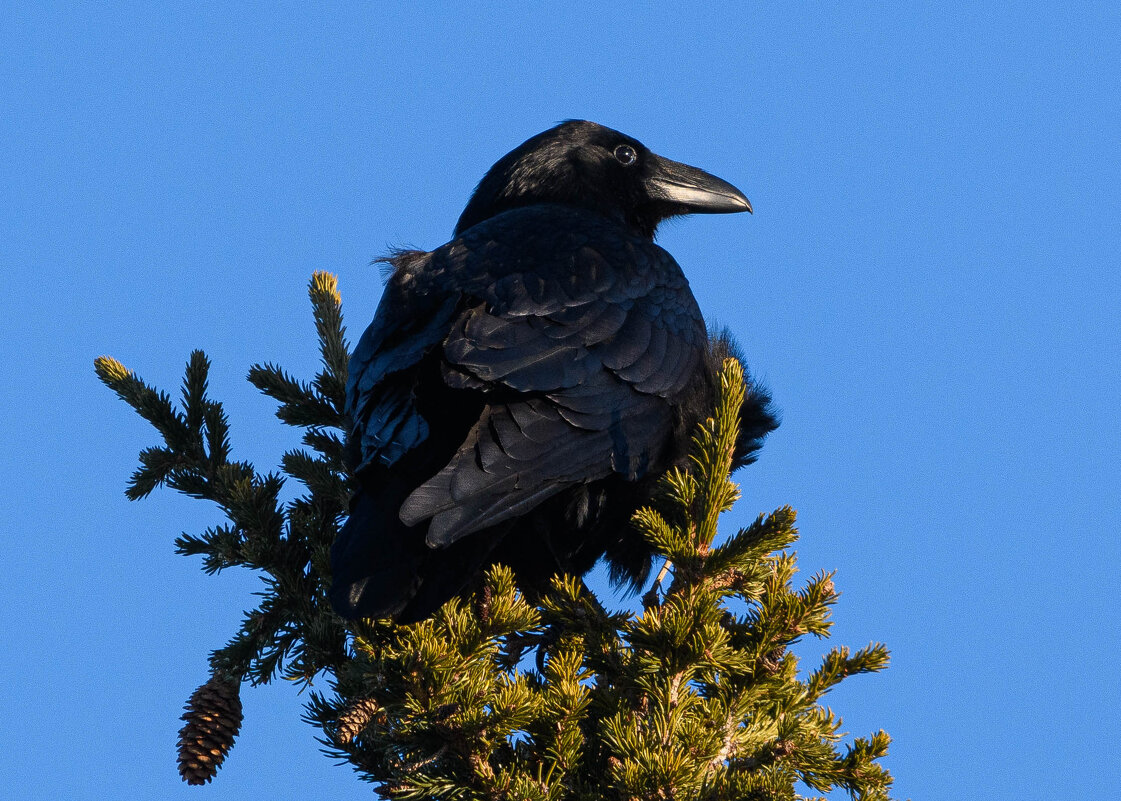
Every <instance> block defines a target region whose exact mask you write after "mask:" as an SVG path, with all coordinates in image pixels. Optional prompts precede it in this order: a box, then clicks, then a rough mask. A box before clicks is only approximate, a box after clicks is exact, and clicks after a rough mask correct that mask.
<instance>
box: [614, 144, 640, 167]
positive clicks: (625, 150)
mask: <svg viewBox="0 0 1121 801" xmlns="http://www.w3.org/2000/svg"><path fill="white" fill-rule="evenodd" d="M615 158H616V159H618V161H619V163H620V164H622V165H624V166H626V167H629V166H631V165H632V164H634V163H635V162H636V161H638V154H637V153H635V152H634V148H633V147H631V146H630V145H619V146H618V147H617V148H615Z"/></svg>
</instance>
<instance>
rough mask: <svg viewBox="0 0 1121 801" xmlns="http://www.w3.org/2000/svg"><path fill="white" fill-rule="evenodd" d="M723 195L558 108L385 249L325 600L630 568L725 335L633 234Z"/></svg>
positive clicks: (388, 603) (411, 596)
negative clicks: (601, 564)
mask: <svg viewBox="0 0 1121 801" xmlns="http://www.w3.org/2000/svg"><path fill="white" fill-rule="evenodd" d="M632 156H633V159H632V158H631V157H632ZM741 210H750V205H749V204H748V203H747V200H746V198H744V197H743V196H742V195H741V194H740V193H739V192H738V190H736V189H735V188H734V187H732V186H731V185H729V184H726V183H724V182H723V181H720V180H719V179H716V178H714V177H712V176H709V175H707V174H706V173H703V172H701V171H699V170H696V169H695V168H691V167H687V166H686V165H682V164H678V163H676V162H671V161H669V160H667V159H663V158H661V157H659V156H656V155H655V154H653V153H650V152H649V151H648V150H646V148H644V147H643V146H642V145H641V144H640V143H638V142H636V141H635V140H633V139H631V138H629V137H626V136H624V135H623V134H620V133H618V132H616V131H612V130H611V129H608V128H603V127H602V126H598V125H595V124H593V123H587V122H568V123H563V124H562V125H560V126H558V127H557V128H554V129H551V130H550V131H546V132H545V133H543V134H540V135H538V136H536V137H534V138H533V139H530V140H529V141H528V142H526V143H525V144H523V145H522V146H521V147H519V148H518V149H516V150H515V151H513V152H512V153H511V154H509V155H507V156H506V157H504V158H503V159H502V160H500V161H499V162H498V163H497V164H496V165H495V166H494V167H493V168H492V169H491V171H490V172H488V174H487V176H486V177H485V178H484V179H483V180H482V181H481V182H480V185H479V187H478V188H477V189H476V191H475V193H474V195H473V197H472V199H471V201H470V202H469V204H468V206H467V208H466V209H465V210H464V213H463V215H462V216H461V218H460V221H459V224H458V225H457V227H456V238H455V239H453V240H452V241H451V242H449V243H448V244H446V245H444V246H443V247H440V248H438V249H436V250H434V251H432V252H431V253H424V252H420V251H406V252H402V253H399V254H397V255H396V256H394V257H393V258H392V259H390V260H389V261H390V264H391V265H392V272H391V274H390V276H389V279H388V281H387V284H386V288H385V292H384V294H383V296H382V299H381V302H380V304H379V306H378V310H377V313H376V315H375V318H374V321H373V322H372V323H371V325H370V327H369V328H368V329H367V330H366V332H365V334H364V335H363V336H362V338H361V340H360V341H359V343H358V345H357V346H356V348H355V351H354V354H353V356H352V358H351V363H350V383H349V386H348V392H347V402H348V408H349V411H350V413H351V416H352V419H353V428H352V431H351V434H350V437H349V440H348V457H349V459H350V461H351V467H352V469H353V471H354V473H355V475H356V476H357V477H358V480H359V483H360V485H361V489H360V490H359V492H358V493H357V494H356V496H355V498H354V500H353V502H352V508H351V515H350V518H349V519H348V521H347V523H346V525H345V526H344V528H343V530H342V532H341V533H340V535H339V538H338V540H337V541H336V543H335V546H334V548H333V549H332V570H333V575H334V583H333V587H332V591H331V599H332V603H333V604H334V605H335V607H336V609H337V610H338V611H339V612H340V614H343V615H344V616H347V617H357V616H375V617H376V616H393V617H396V618H397V619H398V620H400V621H412V620H418V619H422V618H424V617H426V616H427V615H429V614H431V612H432V611H434V610H435V609H436V608H438V607H439V605H440V604H442V603H443V602H444V601H446V600H447V599H448V598H450V597H452V596H453V595H455V594H456V593H458V592H460V591H462V590H463V589H464V587H465V585H466V584H467V583H468V582H469V581H471V579H472V578H473V577H475V576H477V575H478V574H479V573H480V571H481V569H482V568H483V567H485V566H486V565H487V564H490V563H492V562H495V561H500V562H503V563H505V564H508V565H510V566H511V567H513V568H514V569H515V571H516V573H517V574H518V578H519V582H520V584H521V586H522V587H523V589H526V590H529V591H531V592H532V591H534V590H535V589H536V588H538V587H540V586H542V585H543V584H544V582H546V581H547V580H548V578H549V576H551V575H552V574H553V573H555V572H557V571H558V570H564V571H568V572H577V573H582V572H584V571H586V570H588V569H589V568H590V567H591V566H592V565H593V564H594V563H595V561H596V560H597V559H598V558H599V557H600V556H602V555H604V554H606V556H607V558H608V559H609V561H610V563H611V566H612V571H613V575H615V576H616V577H617V578H625V579H629V580H631V581H632V582H636V583H637V582H640V581H641V580H642V579H643V577H644V576H645V575H646V573H647V571H648V570H649V565H650V553H649V549H648V548H647V546H646V545H645V544H644V543H643V542H642V541H641V539H640V538H639V537H638V536H637V535H636V534H635V533H634V532H633V531H631V530H630V529H629V527H628V526H627V520H628V518H629V517H630V514H631V513H632V512H633V511H634V509H635V508H636V506H637V505H639V504H640V503H641V502H643V501H644V500H645V499H646V498H647V497H648V495H649V492H650V489H651V486H652V484H653V482H654V481H655V480H656V478H657V477H658V476H659V475H660V474H661V473H662V472H664V471H665V470H666V469H667V468H668V467H669V466H671V465H672V464H674V463H678V462H680V461H681V460H682V459H683V458H684V456H685V452H686V449H687V444H688V439H689V435H690V433H691V431H692V428H693V426H694V424H695V423H696V422H697V420H698V419H699V418H700V417H701V416H703V415H704V414H706V413H707V412H708V411H709V409H710V408H711V403H712V399H713V395H714V387H713V380H714V374H715V369H716V366H717V364H718V361H719V359H720V358H721V357H722V356H723V355H724V354H725V352H726V350H727V348H728V347H729V346H728V344H727V343H726V341H725V340H723V339H719V340H715V345H713V344H710V341H709V336H708V334H707V332H706V329H705V324H704V320H703V318H702V316H701V313H700V310H699V309H698V307H697V304H696V301H695V300H694V298H693V295H692V292H691V291H690V290H689V285H688V282H687V281H686V279H685V276H684V274H683V273H682V272H681V269H680V267H678V265H677V263H676V262H675V261H674V260H673V258H672V257H671V256H670V255H669V254H668V253H667V252H666V251H664V250H663V249H661V248H660V247H658V246H657V245H655V244H654V242H653V238H652V237H653V233H654V230H655V228H656V226H657V224H658V222H659V221H660V220H662V219H664V218H665V217H668V216H672V215H675V214H683V213H689V212H694V211H702V212H703V211H714V212H727V211H741ZM768 403H769V397H768V396H767V395H766V393H765V392H764V391H762V390H759V389H754V391H753V392H752V393H751V396H750V398H749V402H748V403H747V404H745V408H744V412H743V417H744V424H745V426H744V432H743V435H742V436H741V448H740V454H739V459H740V461H741V462H744V463H746V462H747V461H750V460H751V459H752V458H753V457H752V455H753V454H754V452H755V450H756V449H757V448H758V447H759V445H760V443H761V441H762V438H763V437H764V436H765V435H766V434H767V433H768V432H769V431H770V430H772V429H773V428H774V427H775V425H776V423H775V420H774V418H773V416H772V415H771V413H770V410H769V407H768Z"/></svg>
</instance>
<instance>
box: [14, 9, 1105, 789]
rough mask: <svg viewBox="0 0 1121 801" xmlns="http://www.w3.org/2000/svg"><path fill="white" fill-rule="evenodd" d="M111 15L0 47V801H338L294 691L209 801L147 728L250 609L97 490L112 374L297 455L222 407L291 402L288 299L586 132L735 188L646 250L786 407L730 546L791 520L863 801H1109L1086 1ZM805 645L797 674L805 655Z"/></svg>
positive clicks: (279, 435) (1093, 17)
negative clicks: (719, 209)
mask: <svg viewBox="0 0 1121 801" xmlns="http://www.w3.org/2000/svg"><path fill="white" fill-rule="evenodd" d="M330 9H331V10H313V9H311V8H310V4H303V3H299V4H296V3H291V4H279V3H275V4H239V5H236V7H233V8H231V7H230V5H229V4H218V3H212V4H201V5H197V6H194V7H192V8H184V7H182V6H181V5H180V4H175V5H166V6H164V5H160V4H127V3H117V4H112V7H111V8H110V7H102V6H100V5H98V6H94V5H82V6H78V5H77V4H75V5H73V6H67V5H53V4H50V3H35V4H17V5H16V6H15V7H14V8H13V7H11V6H7V7H6V8H5V12H4V14H3V18H2V19H0V108H2V109H3V113H2V114H0V157H2V158H0V171H2V173H3V181H2V183H0V264H2V265H3V267H4V269H5V270H6V271H7V274H8V276H9V279H8V283H7V286H8V290H7V291H5V292H3V293H0V332H2V338H0V347H2V349H3V362H4V368H5V369H4V376H5V378H4V381H3V414H2V415H0V446H2V448H3V451H4V453H5V454H6V459H5V464H6V465H7V467H6V469H5V471H4V481H3V482H2V488H0V492H2V493H3V497H2V500H0V561H2V564H3V565H4V567H5V573H6V581H5V584H6V592H5V598H6V601H5V607H4V608H5V610H6V613H5V614H4V615H3V619H2V622H0V626H2V628H3V631H2V636H3V642H4V643H5V647H4V651H3V653H4V666H5V668H4V673H5V680H4V681H3V682H2V683H0V709H3V710H4V714H3V716H2V719H0V750H2V751H3V753H4V754H6V757H5V759H4V760H3V764H2V765H0V786H3V787H9V788H16V789H17V791H18V795H19V796H20V797H23V798H57V797H60V796H64V797H70V798H78V799H82V798H115V797H125V796H135V797H141V798H177V797H192V798H203V797H205V798H214V799H218V798H222V799H225V798H245V797H254V798H256V797H266V796H267V797H271V798H278V799H285V798H292V799H300V798H307V797H312V796H313V795H314V796H325V797H326V796H331V797H345V798H350V797H365V796H367V795H368V794H369V788H367V787H366V786H364V785H362V784H360V783H359V782H358V780H357V779H356V778H355V777H354V776H353V774H352V773H351V772H350V771H349V769H347V768H346V767H341V768H340V767H335V766H334V765H333V764H332V763H331V762H330V761H329V760H327V759H326V758H325V757H323V756H322V755H320V754H319V753H317V744H316V742H315V740H314V735H315V730H314V729H313V728H312V727H310V726H308V725H306V724H303V723H301V722H300V721H299V714H300V707H301V704H302V699H301V698H299V697H298V696H297V694H296V692H295V689H294V688H292V687H288V686H273V687H268V688H264V689H258V690H247V691H246V693H245V694H244V699H245V702H246V723H245V726H244V728H243V732H242V735H241V737H240V738H239V741H238V743H237V745H236V747H235V748H234V750H233V752H232V753H231V756H230V758H229V759H228V761H227V764H226V766H225V767H224V768H223V769H222V771H221V773H220V774H219V776H218V778H217V780H216V781H215V782H214V783H213V784H212V785H210V786H208V787H206V788H204V789H196V788H188V787H186V786H185V785H182V784H181V783H180V781H179V778H178V776H177V774H176V771H175V762H174V749H175V735H176V731H177V729H178V726H179V722H178V720H177V718H178V715H179V713H180V710H181V705H182V703H183V702H184V700H185V699H186V698H187V696H188V695H189V694H190V693H191V691H192V690H193V689H194V688H195V686H196V685H198V684H199V683H200V682H201V681H203V680H204V679H205V676H206V655H207V652H208V651H209V650H210V649H212V648H214V647H217V646H219V645H221V644H222V643H224V642H225V640H226V639H227V638H228V637H229V636H230V634H231V633H232V632H233V631H234V630H235V629H236V627H237V624H238V620H239V615H240V612H241V610H242V609H243V608H245V607H246V606H247V605H248V604H250V603H252V596H251V593H252V592H253V591H254V590H255V589H256V579H255V578H253V576H251V575H249V574H245V575H239V574H233V573H229V574H223V575H221V576H219V577H217V578H211V577H207V576H205V575H203V574H202V573H201V571H199V570H198V564H197V561H194V562H192V561H189V560H187V559H184V558H182V557H178V556H175V555H174V553H173V546H172V540H173V538H174V537H175V536H176V535H178V534H179V533H180V532H183V531H187V532H197V531H201V530H202V529H203V528H205V527H206V526H207V525H211V524H213V523H215V522H217V520H218V516H217V513H216V512H215V511H214V510H212V509H209V508H207V507H206V506H205V505H203V504H201V503H199V502H193V501H189V500H186V499H181V498H178V497H175V496H174V495H172V494H171V493H170V492H166V491H165V492H157V493H156V494H155V495H154V496H153V497H152V498H150V499H148V500H146V501H144V502H141V503H129V502H127V501H126V500H125V498H124V496H123V494H122V491H123V489H124V486H125V482H126V480H127V478H128V475H129V474H130V473H131V471H132V469H133V467H134V463H135V457H136V453H137V451H138V450H139V449H140V448H142V447H145V446H147V445H150V444H154V442H155V440H154V432H152V431H151V430H149V429H148V428H147V425H146V424H144V423H143V422H142V421H141V420H139V418H137V417H136V416H135V415H134V414H133V413H132V412H131V411H130V410H129V409H128V408H127V407H126V406H125V405H124V404H122V403H121V402H120V401H118V400H117V399H116V398H115V397H114V396H113V395H112V394H111V393H110V392H108V391H107V390H106V389H104V388H103V387H102V386H101V385H100V384H98V383H97V381H96V379H95V378H94V375H93V370H92V361H93V358H94V357H95V356H97V355H99V354H102V353H108V354H111V355H113V356H115V357H117V358H119V359H120V360H121V361H123V362H124V363H125V364H126V365H128V366H129V367H131V368H133V369H134V370H136V371H137V372H138V373H139V374H140V375H141V376H143V377H144V378H145V379H147V380H149V381H151V382H153V383H155V384H157V385H159V386H162V387H164V388H166V389H168V390H175V389H176V387H177V385H178V382H179V380H180V378H181V372H182V367H183V364H184V363H185V361H186V358H187V356H188V354H189V352H190V351H191V350H192V349H193V348H196V347H201V348H203V349H205V350H206V351H207V353H208V354H209V355H210V356H211V358H212V360H213V362H214V370H213V372H212V377H211V387H212V391H213V393H214V394H215V395H216V396H218V397H219V398H221V399H223V400H224V401H225V403H226V405H227V410H228V412H229V414H230V416H231V418H232V425H233V441H234V447H235V453H236V455H237V456H238V457H240V458H247V459H250V460H252V461H253V462H255V463H256V465H257V466H258V468H260V469H269V468H271V467H272V466H273V465H275V464H276V462H277V459H278V458H279V455H280V454H281V453H282V452H283V450H284V449H286V448H288V447H291V446H292V445H294V444H295V438H294V436H293V432H292V431H290V430H285V427H284V426H282V425H281V424H280V423H279V421H277V420H276V419H275V418H273V417H272V410H273V405H272V403H271V401H269V400H268V399H267V398H264V397H263V396H260V395H259V394H257V393H256V391H255V390H253V389H252V388H251V387H250V386H249V385H248V383H246V382H245V380H244V376H245V372H246V370H247V368H248V367H249V365H250V364H252V363H254V362H263V361H274V362H279V363H281V364H283V365H285V366H286V367H288V368H289V369H290V370H292V371H293V372H295V373H296V374H299V375H303V376H310V375H311V374H312V373H313V371H314V369H315V365H316V353H315V349H314V338H313V332H312V327H311V322H310V314H309V310H308V307H307V301H306V294H305V285H306V281H307V279H308V277H309V276H310V274H311V272H312V271H313V270H320V269H325V270H330V271H332V272H334V273H336V274H337V275H338V276H339V280H340V285H341V289H342V293H343V301H344V312H345V314H346V319H347V321H348V323H349V328H350V333H351V337H352V338H354V337H357V336H358V334H359V333H360V332H361V329H362V328H363V327H364V326H365V324H366V323H367V322H368V321H369V319H370V317H371V316H372V314H373V310H374V307H375V305H376V303H377V299H378V295H379V291H380V281H379V276H378V271H377V269H376V268H371V267H369V266H368V263H369V261H370V260H371V259H372V258H373V257H375V256H377V255H379V254H380V253H383V252H384V251H385V249H386V248H387V247H388V246H393V245H405V244H408V245H415V246H418V247H424V248H432V247H435V246H437V245H439V244H441V243H442V242H443V241H445V240H446V238H447V237H448V235H449V234H450V232H451V229H452V227H453V225H454V223H455V220H456V218H457V216H458V214H459V211H460V210H461V208H462V206H463V204H464V203H465V201H466V199H467V197H468V195H469V193H470V191H471V189H472V188H473V186H474V184H475V182H476V181H477V180H478V179H479V178H480V177H481V176H482V174H483V172H484V171H485V170H486V168H487V167H488V166H489V165H490V164H491V163H493V162H494V161H495V160H496V159H497V158H498V157H499V156H501V155H502V154H503V153H505V152H506V151H507V150H509V149H511V148H512V147H514V146H515V145H517V144H518V143H520V142H521V141H523V140H524V139H525V138H527V137H528V136H530V135H532V134H533V133H536V132H537V131H539V130H542V129H544V128H546V127H549V126H550V125H552V124H554V123H555V122H557V121H559V120H561V119H565V118H570V117H582V118H587V119H593V120H596V121H598V122H601V123H604V124H607V125H610V126H612V127H615V128H618V129H620V130H623V131H625V132H626V133H628V134H631V135H633V136H635V137H637V138H639V139H640V140H642V141H644V142H645V143H646V144H647V145H649V146H650V147H652V148H653V149H654V150H656V151H657V152H659V153H661V154H663V155H665V156H668V157H670V158H674V159H679V160H682V161H685V162H688V163H691V164H695V165H697V166H700V167H703V168H705V169H708V170H710V171H712V172H714V173H715V174H717V175H719V176H721V177H723V178H725V179H727V180H729V181H731V182H732V183H734V184H736V185H737V186H739V187H740V188H741V189H743V190H744V192H745V193H746V194H747V196H748V197H750V198H751V200H752V203H753V205H754V206H755V211H756V213H755V215H754V216H753V217H750V218H749V217H747V216H746V215H734V216H719V217H693V218H687V219H684V220H680V221H676V222H674V223H672V224H670V225H668V226H666V228H665V229H664V231H663V232H662V233H661V235H660V238H659V241H660V243H661V244H662V245H663V246H665V247H666V248H667V249H668V250H670V252H671V253H673V254H674V255H675V257H676V258H677V260H678V261H679V262H680V263H681V264H682V266H683V267H684V269H685V271H686V273H687V275H688V276H689V277H690V280H691V283H692V286H693V289H694V292H695V294H696V296H697V298H698V300H699V302H700V305H701V308H702V309H703V310H704V311H705V314H706V316H707V317H708V318H709V319H711V320H715V321H719V322H722V323H725V324H727V325H729V326H730V327H731V328H732V329H733V331H734V332H735V333H736V334H737V336H738V338H739V340H740V342H741V344H742V345H743V348H744V351H745V353H746V354H747V357H748V360H749V362H750V364H751V365H752V367H753V369H754V370H755V372H756V373H757V374H758V375H759V376H761V377H763V378H764V379H765V380H766V382H767V383H768V384H769V385H770V387H771V389H772V391H773V392H774V394H775V397H776V400H777V401H778V404H779V405H780V406H781V408H782V410H783V418H784V422H783V426H782V428H780V429H779V431H778V432H777V433H776V434H775V435H773V437H772V438H771V439H770V440H769V442H768V444H767V446H766V447H765V449H764V451H763V454H762V457H761V459H760V461H759V463H758V464H757V465H755V466H753V467H751V468H748V469H747V470H745V471H743V472H742V473H741V474H739V479H740V481H741V484H742V489H743V495H744V497H743V500H742V501H741V502H740V504H739V506H738V507H737V508H736V510H734V511H733V512H732V513H730V514H729V515H728V516H727V518H726V520H725V521H724V526H725V527H726V528H729V529H730V528H733V527H735V526H737V525H742V524H744V523H746V522H747V521H749V520H751V519H753V518H754V516H755V515H756V514H757V513H758V512H760V511H769V510H771V509H773V508H775V507H777V506H780V505H783V504H787V503H789V504H791V505H793V506H794V507H795V508H797V509H798V510H799V512H800V518H799V519H800V527H801V531H802V540H801V541H800V543H799V545H798V550H799V555H800V560H801V565H802V568H803V570H804V572H805V574H806V575H809V574H811V573H813V572H815V571H816V570H819V569H827V570H832V569H836V570H837V571H838V573H837V577H836V582H837V586H838V588H839V589H841V590H842V591H843V593H844V594H843V597H842V599H841V601H840V603H839V605H838V607H837V609H836V612H835V619H836V622H837V623H836V626H835V629H834V637H833V640H832V642H833V643H840V644H848V645H850V646H854V647H860V646H862V645H865V644H866V643H868V642H869V641H871V640H879V641H883V642H885V643H886V644H887V645H888V646H889V647H890V648H891V650H892V653H893V665H892V667H891V668H890V669H889V670H888V671H887V672H886V673H884V674H881V675H879V676H870V677H867V676H866V677H857V678H854V679H852V680H850V681H849V682H847V683H846V684H845V685H843V686H842V687H841V688H839V689H838V690H837V691H836V692H835V693H834V695H833V697H832V698H831V704H832V707H833V709H834V710H835V711H836V712H837V713H838V714H840V715H841V716H842V717H843V718H844V719H845V724H846V725H845V729H846V730H848V731H851V732H854V733H858V734H864V733H867V732H870V731H874V730H876V729H878V728H881V727H882V728H884V729H886V730H887V731H888V732H889V733H890V734H891V735H892V736H893V737H894V738H895V743H894V745H893V747H892V751H891V754H890V756H889V757H888V759H887V761H886V764H887V766H888V767H889V768H890V769H891V771H892V772H893V773H894V774H895V777H896V792H897V795H898V796H899V797H908V796H910V797H913V798H915V799H919V798H922V799H959V798H971V797H972V798H994V799H1000V798H1009V799H1011V798H1015V799H1056V798H1094V797H1108V796H1109V795H1110V793H1111V791H1114V790H1115V786H1116V779H1115V777H1116V775H1117V772H1118V770H1119V769H1121V762H1119V760H1118V757H1117V753H1116V748H1115V740H1116V738H1115V734H1114V731H1113V729H1114V726H1113V725H1112V723H1111V721H1112V719H1113V717H1114V711H1115V710H1116V708H1117V707H1118V705H1119V704H1121V694H1119V691H1118V683H1117V681H1116V674H1117V664H1116V663H1117V659H1118V657H1119V656H1121V635H1119V634H1118V626H1117V620H1118V615H1119V612H1121V604H1119V603H1118V600H1117V599H1118V592H1117V579H1116V575H1117V564H1118V561H1119V559H1118V557H1119V556H1121V546H1119V545H1118V530H1119V528H1121V504H1119V500H1118V489H1119V483H1121V482H1119V476H1121V464H1119V459H1118V449H1119V447H1121V424H1119V422H1118V420H1119V415H1118V409H1119V408H1121V370H1119V369H1118V362H1119V356H1121V325H1119V324H1118V317H1119V311H1118V310H1119V308H1121V279H1119V277H1118V253H1119V251H1121V224H1119V223H1118V219H1119V218H1121V207H1119V205H1121V204H1119V203H1118V199H1117V193H1118V184H1119V179H1121V148H1119V144H1118V143H1119V142H1121V112H1119V110H1118V108H1119V103H1118V96H1119V90H1121V45H1119V42H1121V12H1119V11H1118V10H1117V8H1116V5H1115V4H1113V3H1105V2H1103V3H1078V2H1074V3H1067V4H1062V5H1061V6H1056V5H1054V4H1042V3H1018V4H1008V3H991V2H978V3H968V4H964V3H937V4H934V3H930V4H900V3H871V4H867V3H862V4H835V5H832V6H830V8H828V9H824V10H823V9H822V8H818V7H816V6H810V5H808V4H807V5H806V6H805V7H801V6H799V7H795V8H792V7H791V4H789V3H757V4H751V5H747V4H743V5H742V6H739V7H736V8H730V7H727V6H721V7H719V8H718V7H717V4H712V3H699V2H679V3H674V4H672V5H671V4H666V9H665V10H660V11H656V10H654V9H653V7H652V6H651V5H647V4H636V3H626V2H618V3H614V4H611V5H610V6H604V5H603V4H599V3H588V4H584V3H537V4H532V5H531V4H514V3H507V4H503V3H481V4H477V5H476V6H475V7H474V8H473V9H472V10H470V11H466V10H453V9H452V7H451V6H450V5H445V4H436V3H413V4H407V5H406V4H402V5H401V8H400V9H399V10H395V11H386V10H383V9H381V8H378V7H377V6H376V5H375V4H355V5H345V4H338V5H333V6H331V7H330ZM827 647H828V644H825V643H817V642H808V643H805V644H804V645H803V646H802V649H801V653H802V654H803V655H805V656H806V657H807V658H809V659H811V660H812V659H815V658H816V656H817V654H819V653H822V652H824V651H825V650H826V649H827Z"/></svg>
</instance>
